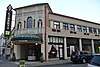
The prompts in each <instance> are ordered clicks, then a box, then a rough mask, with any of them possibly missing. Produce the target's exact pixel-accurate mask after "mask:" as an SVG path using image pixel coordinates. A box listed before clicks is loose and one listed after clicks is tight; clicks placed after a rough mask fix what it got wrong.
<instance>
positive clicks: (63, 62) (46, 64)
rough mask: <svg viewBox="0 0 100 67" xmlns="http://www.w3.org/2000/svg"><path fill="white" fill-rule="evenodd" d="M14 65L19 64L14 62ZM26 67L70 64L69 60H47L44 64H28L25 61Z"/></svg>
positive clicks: (37, 62)
mask: <svg viewBox="0 0 100 67" xmlns="http://www.w3.org/2000/svg"><path fill="white" fill-rule="evenodd" d="M14 63H15V64H17V65H19V62H18V61H17V62H14ZM25 63H26V67H36V66H50V65H58V64H68V63H71V61H70V59H66V60H48V61H46V62H42V63H41V62H39V61H33V62H29V61H26V62H25Z"/></svg>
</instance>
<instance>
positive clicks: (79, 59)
mask: <svg viewBox="0 0 100 67" xmlns="http://www.w3.org/2000/svg"><path fill="white" fill-rule="evenodd" d="M93 56H94V55H93V53H91V52H89V51H75V52H72V53H71V61H72V62H73V63H87V62H90V60H91V59H92V58H93Z"/></svg>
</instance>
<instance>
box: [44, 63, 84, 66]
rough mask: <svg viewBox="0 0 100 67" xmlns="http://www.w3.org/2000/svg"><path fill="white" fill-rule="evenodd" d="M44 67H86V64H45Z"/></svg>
mask: <svg viewBox="0 0 100 67" xmlns="http://www.w3.org/2000/svg"><path fill="white" fill-rule="evenodd" d="M43 67H86V64H72V63H70V64H62V65H51V66H43Z"/></svg>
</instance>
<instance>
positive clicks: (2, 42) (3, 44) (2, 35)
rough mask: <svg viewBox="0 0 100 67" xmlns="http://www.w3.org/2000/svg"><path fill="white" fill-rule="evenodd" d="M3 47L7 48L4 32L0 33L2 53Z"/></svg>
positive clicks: (0, 52)
mask: <svg viewBox="0 0 100 67" xmlns="http://www.w3.org/2000/svg"><path fill="white" fill-rule="evenodd" d="M2 49H5V39H4V34H3V33H2V34H1V35H0V54H2Z"/></svg>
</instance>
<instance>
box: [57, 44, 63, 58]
mask: <svg viewBox="0 0 100 67" xmlns="http://www.w3.org/2000/svg"><path fill="white" fill-rule="evenodd" d="M58 51H59V59H64V47H63V45H58Z"/></svg>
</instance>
